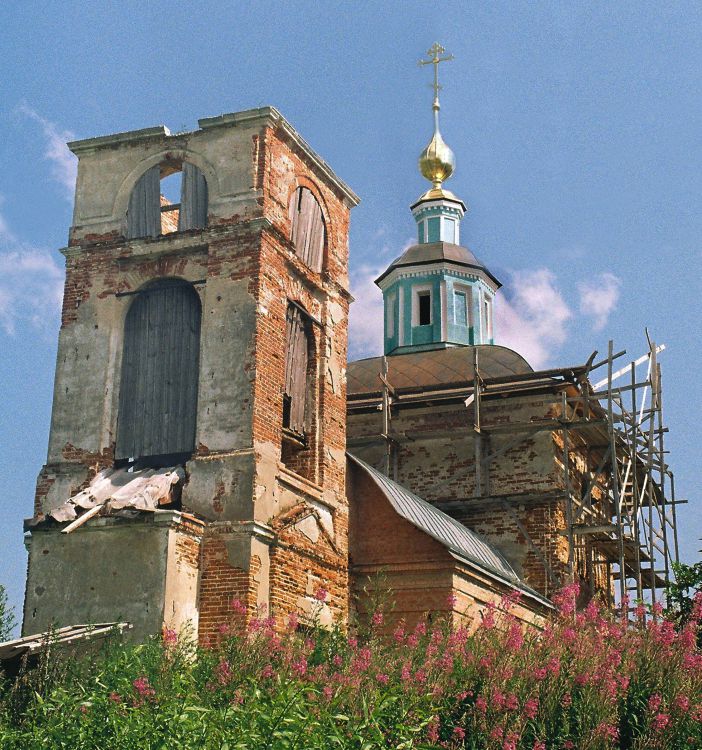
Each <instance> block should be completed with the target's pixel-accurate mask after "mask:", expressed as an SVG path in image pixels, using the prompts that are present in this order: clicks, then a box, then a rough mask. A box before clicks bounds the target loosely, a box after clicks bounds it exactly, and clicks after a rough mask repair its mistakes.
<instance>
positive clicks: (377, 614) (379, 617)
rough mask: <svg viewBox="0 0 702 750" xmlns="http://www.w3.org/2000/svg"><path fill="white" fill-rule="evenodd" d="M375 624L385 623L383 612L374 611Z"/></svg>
mask: <svg viewBox="0 0 702 750" xmlns="http://www.w3.org/2000/svg"><path fill="white" fill-rule="evenodd" d="M372 619H373V625H382V624H383V613H382V612H373V618H372Z"/></svg>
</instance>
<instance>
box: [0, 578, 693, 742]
mask: <svg viewBox="0 0 702 750" xmlns="http://www.w3.org/2000/svg"><path fill="white" fill-rule="evenodd" d="M326 596H327V593H326V592H325V591H324V590H323V589H320V590H319V591H318V592H317V599H318V600H319V602H320V605H321V603H322V602H323V601H324V600H325V598H326ZM576 596H577V585H574V586H569V587H567V588H565V589H563V590H562V591H561V592H560V593H559V594H558V595H557V596H555V597H554V602H555V604H556V606H557V613H556V614H555V615H554V616H553V618H552V619H551V620H550V621H549V622H548V623H547V624H546V625H545V627H544V629H543V630H540V631H539V630H537V629H535V628H531V627H526V628H525V627H523V626H522V625H521V624H520V623H519V621H518V620H517V619H516V617H515V615H514V613H513V612H514V607H515V604H516V601H517V600H516V596H511V597H507V598H505V599H503V600H502V602H501V604H500V605H499V606H495V607H492V608H489V609H488V610H487V612H486V613H485V615H484V616H483V618H482V621H481V623H480V624H479V625H478V626H477V628H473V629H472V630H470V631H469V630H468V629H464V628H459V629H456V628H453V629H452V628H451V627H450V626H449V623H448V621H447V620H445V619H444V620H442V619H441V618H437V617H434V618H433V619H430V618H426V619H424V620H423V621H421V622H419V624H417V625H416V626H413V627H405V626H404V625H403V623H402V622H396V621H395V620H393V621H392V624H391V622H390V615H389V612H388V611H387V610H383V609H382V608H378V609H376V610H375V611H372V612H371V613H370V614H369V616H368V621H367V622H366V623H365V624H363V625H359V626H358V627H357V628H356V629H355V630H354V631H353V632H352V634H349V633H345V632H342V631H341V630H340V629H336V630H323V629H321V628H318V627H307V628H301V627H300V626H299V625H298V622H297V618H296V617H295V616H294V615H293V616H291V617H290V619H289V621H288V622H287V623H286V625H285V626H284V627H281V626H280V623H276V622H275V621H274V620H273V618H270V617H267V616H266V613H265V612H262V611H259V612H257V613H255V614H256V616H255V617H253V618H252V619H251V618H250V617H249V622H248V624H247V625H245V622H246V619H247V614H249V615H250V614H251V613H247V611H246V608H245V606H244V605H243V604H242V603H241V602H239V601H233V602H232V610H231V618H230V621H229V622H226V623H223V624H222V625H221V627H220V628H219V631H220V632H219V634H218V637H217V641H216V642H215V643H210V644H207V645H204V646H199V647H196V646H195V645H194V643H193V639H192V638H191V637H189V635H188V634H187V633H183V634H176V633H174V632H172V631H166V632H165V633H164V635H163V637H162V638H161V639H159V640H154V641H151V642H149V643H147V644H145V645H138V646H134V645H124V644H120V643H118V642H117V641H114V642H113V643H111V644H110V645H109V646H108V647H107V649H106V651H105V652H104V653H101V654H100V655H99V656H98V657H89V658H88V657H86V658H85V659H82V660H73V661H72V662H67V661H61V660H60V659H58V658H57V657H56V656H55V655H53V654H51V651H50V650H49V655H48V656H47V657H45V659H44V663H43V664H40V665H39V667H38V668H36V669H33V670H27V671H26V672H25V673H24V674H23V675H21V676H20V678H19V679H16V680H14V681H12V682H10V681H9V680H7V679H6V680H5V681H4V682H3V683H2V686H1V687H0V747H2V748H3V750H14V749H15V748H17V749H19V748H21V749H22V750H33V749H34V748H37V749H38V748H42V749H44V748H51V749H52V750H53V749H55V748H70V749H71V750H74V749H76V748H81V749H82V748H95V749H96V750H97V749H98V748H99V749H100V750H106V749H109V750H119V749H122V748H124V749H125V750H126V749H127V748H128V749H129V750H133V748H140V749H151V748H153V749H154V750H166V749H168V750H173V749H176V748H183V749H186V748H187V749H189V748H213V749H217V750H234V749H235V748H237V749H239V748H241V749H243V748H246V749H247V750H248V749H252V750H256V749H258V748H261V749H263V748H266V749H268V748H274V749H276V750H277V749H278V748H280V749H281V750H283V749H286V750H294V749H296V748H297V749H299V750H315V749H316V748H319V749H320V750H321V748H324V749H325V750H327V749H328V748H349V749H351V748H354V749H357V750H373V749H374V748H393V749H395V750H409V749H410V748H421V749H424V750H427V749H428V748H447V749H458V748H471V749H472V750H478V749H480V750H483V749H488V748H489V749H491V750H492V749H494V750H566V749H568V748H572V749H575V748H578V749H588V750H589V749H592V750H595V749H600V748H603V749H604V748H639V749H642V750H643V748H646V749H650V748H674V749H675V748H702V654H701V653H700V651H699V650H698V649H697V645H696V635H697V629H698V626H699V624H700V620H701V619H702V599H701V598H700V597H699V596H698V597H697V599H696V600H695V603H694V606H693V609H692V612H691V614H690V616H689V618H688V620H687V622H686V623H685V624H684V625H682V626H680V627H679V628H677V629H676V628H675V626H674V624H673V623H672V622H671V621H670V620H667V619H665V617H664V616H663V614H662V612H661V611H660V610H659V609H656V611H655V612H653V613H652V614H653V615H655V617H651V616H650V614H651V613H648V615H649V616H647V617H644V615H645V614H647V613H646V610H645V609H644V608H643V607H639V608H638V609H637V610H636V612H635V616H634V620H633V621H631V620H627V618H626V617H624V616H623V614H622V613H621V612H619V613H610V612H608V611H606V610H605V609H603V608H601V607H600V606H599V605H598V603H597V602H596V601H592V602H591V603H590V604H589V605H588V606H587V607H586V608H585V609H584V610H582V611H576V608H575V602H576Z"/></svg>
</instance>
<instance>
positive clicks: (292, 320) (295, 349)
mask: <svg viewBox="0 0 702 750" xmlns="http://www.w3.org/2000/svg"><path fill="white" fill-rule="evenodd" d="M306 318H307V316H306V315H305V314H304V312H303V310H302V309H301V308H300V306H299V305H297V304H295V303H293V302H290V303H289V304H288V312H287V315H286V318H285V323H286V352H285V389H284V392H283V428H285V429H287V430H290V432H292V433H294V434H295V435H296V436H299V437H301V438H304V436H305V433H306V432H307V431H308V430H307V426H308V421H309V420H308V417H309V404H308V391H309V383H308V377H307V367H308V364H309V354H310V330H309V322H308V320H307V319H306Z"/></svg>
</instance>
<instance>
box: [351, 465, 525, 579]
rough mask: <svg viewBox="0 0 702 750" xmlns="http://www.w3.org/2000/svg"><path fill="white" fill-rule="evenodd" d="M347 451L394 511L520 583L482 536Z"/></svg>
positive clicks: (468, 557)
mask: <svg viewBox="0 0 702 750" xmlns="http://www.w3.org/2000/svg"><path fill="white" fill-rule="evenodd" d="M347 455H348V457H349V459H351V460H352V461H353V462H354V463H355V464H357V465H358V466H360V467H361V468H362V469H364V470H365V471H366V472H367V473H368V474H369V476H370V477H371V478H372V479H373V481H374V482H375V483H376V484H377V485H378V487H379V488H380V490H381V491H382V493H383V494H384V495H385V497H386V498H387V499H388V501H389V502H390V504H391V505H392V507H393V508H394V509H395V512H396V513H397V514H398V515H400V516H402V518H404V519H405V520H406V521H409V522H410V523H411V524H412V525H413V526H416V527H417V528H418V529H420V530H421V531H424V532H425V533H426V534H429V536H431V537H432V538H434V539H436V541H437V542H440V543H441V544H443V545H445V546H446V547H448V549H449V550H450V551H451V552H453V553H455V554H456V555H458V556H459V557H462V558H464V559H466V560H468V561H470V562H472V563H475V564H477V565H479V566H480V567H481V568H485V569H487V570H488V571H491V572H492V573H495V574H497V575H498V576H500V578H503V579H506V580H508V581H509V582H511V583H515V584H520V583H521V582H520V580H519V576H518V575H517V574H516V573H515V571H514V568H512V566H511V565H510V564H509V563H508V562H507V560H506V559H505V558H504V557H503V556H502V554H501V553H500V552H498V551H497V550H496V549H495V548H494V547H493V546H492V545H490V544H489V543H488V542H487V541H485V539H483V538H482V537H480V536H479V535H478V534H476V533H475V532H474V531H471V530H470V529H468V528H466V527H465V526H464V525H463V524H461V523H459V522H458V521H456V520H455V519H453V518H451V516H448V515H446V513H443V512H442V511H440V510H439V509H438V508H435V507H434V506H433V505H431V504H429V503H428V502H426V500H422V498H421V497H418V496H417V495H415V494H414V493H413V492H410V491H409V490H408V489H406V488H405V487H403V486H402V485H400V484H398V483H397V482H393V480H392V479H389V478H388V477H386V476H385V474H382V473H381V472H379V471H378V470H377V469H374V468H373V467H372V466H369V465H368V464H367V463H365V461H361V459H360V458H356V456H354V455H352V454H351V453H347Z"/></svg>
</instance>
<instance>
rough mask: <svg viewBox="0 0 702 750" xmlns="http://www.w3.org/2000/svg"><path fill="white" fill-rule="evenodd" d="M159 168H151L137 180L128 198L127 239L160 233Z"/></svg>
mask: <svg viewBox="0 0 702 750" xmlns="http://www.w3.org/2000/svg"><path fill="white" fill-rule="evenodd" d="M160 184H161V168H160V167H159V166H155V167H151V169H147V170H146V172H144V174H143V175H142V176H141V177H140V178H139V179H138V180H137V184H136V185H135V186H134V189H133V190H132V194H131V195H130V196H129V208H128V209H127V237H128V238H129V239H132V238H135V237H156V236H158V234H159V232H160V231H161V193H160V189H159V188H160Z"/></svg>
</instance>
